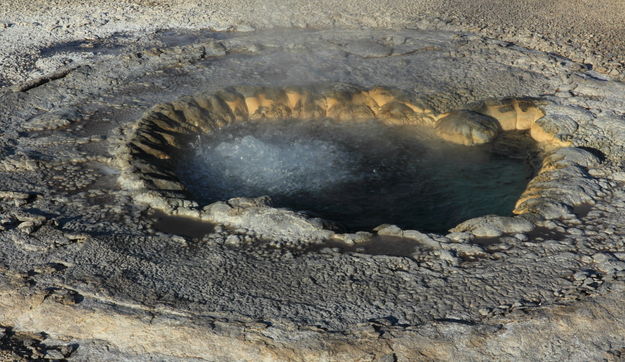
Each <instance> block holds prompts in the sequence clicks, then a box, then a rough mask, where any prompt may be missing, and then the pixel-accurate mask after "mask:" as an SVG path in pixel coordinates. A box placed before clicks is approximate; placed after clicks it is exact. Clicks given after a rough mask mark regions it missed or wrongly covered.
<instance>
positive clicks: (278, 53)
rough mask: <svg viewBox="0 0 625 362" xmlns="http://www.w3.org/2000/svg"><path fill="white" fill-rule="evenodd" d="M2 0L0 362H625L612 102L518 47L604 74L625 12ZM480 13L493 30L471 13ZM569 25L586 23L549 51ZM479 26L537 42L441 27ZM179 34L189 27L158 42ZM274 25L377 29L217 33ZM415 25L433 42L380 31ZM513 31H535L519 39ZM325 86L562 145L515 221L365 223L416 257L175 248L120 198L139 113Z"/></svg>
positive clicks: (226, 234) (613, 6) (245, 238)
mask: <svg viewBox="0 0 625 362" xmlns="http://www.w3.org/2000/svg"><path fill="white" fill-rule="evenodd" d="M6 4H7V5H6V6H3V7H2V8H1V9H0V18H4V19H6V20H2V22H0V39H2V40H3V44H6V46H5V47H3V49H2V51H1V54H2V57H3V60H4V61H2V62H1V64H2V68H1V69H2V70H1V71H0V75H1V77H2V79H3V82H4V84H5V85H11V87H5V88H2V89H0V125H1V130H2V131H1V135H0V156H1V157H0V185H2V186H1V188H2V190H0V191H2V192H0V214H1V217H0V230H2V231H0V245H2V247H1V248H0V271H1V272H2V273H1V274H0V325H1V326H3V328H2V330H3V332H2V333H3V334H1V335H0V339H1V346H2V347H1V348H0V349H2V350H3V351H2V352H0V353H2V354H0V357H2V358H4V357H5V356H6V358H9V359H12V358H20V357H21V358H45V357H46V356H47V357H48V358H61V357H65V358H70V359H72V358H73V359H75V360H93V359H106V360H128V359H131V360H191V359H207V360H224V359H236V360H259V359H266V360H270V359H274V360H275V359H278V360H284V359H296V360H311V359H329V360H346V359H351V360H357V359H361V360H414V359H426V360H427V359H445V360H458V359H465V360H466V359H470V360H473V359H474V360H492V359H497V360H499V359H502V360H523V359H526V360H537V359H542V360H545V359H551V360H563V359H570V360H597V359H607V360H618V359H620V358H622V356H623V354H624V353H625V351H624V350H623V346H625V338H624V337H623V336H624V335H625V333H624V331H623V326H624V325H625V324H624V323H623V322H624V318H625V314H624V313H623V311H622V308H621V304H622V300H623V285H624V282H623V278H625V262H624V261H625V257H624V255H625V245H624V243H623V240H624V239H623V235H625V230H623V228H624V225H625V220H624V219H623V218H624V217H623V210H624V208H625V192H623V189H622V186H623V184H622V183H623V180H625V178H624V177H622V174H623V172H624V170H623V167H624V165H623V163H622V160H623V157H624V156H625V152H624V147H625V127H624V126H623V124H624V123H623V121H624V119H623V115H624V114H625V101H623V99H625V98H624V97H623V95H624V94H625V87H624V86H623V84H622V83H619V82H617V81H614V80H612V79H611V78H610V76H609V75H605V74H599V73H596V72H595V71H593V70H591V69H590V68H589V67H588V66H586V65H583V64H580V63H576V62H574V61H571V60H569V59H566V58H563V57H560V56H558V55H554V54H551V53H543V52H540V51H537V50H536V49H545V48H548V49H550V50H553V49H556V50H561V52H562V53H563V54H567V55H568V54H570V55H571V56H573V57H575V58H577V59H580V60H585V59H582V58H583V56H584V55H585V54H586V52H587V51H588V52H590V51H593V50H596V51H597V52H596V54H595V55H593V57H594V58H589V60H590V61H586V62H587V63H593V64H595V65H596V66H597V67H602V68H605V70H606V71H611V70H613V69H617V70H618V69H620V68H619V67H620V65H618V64H617V63H618V62H619V61H621V60H620V58H619V55H618V54H623V52H619V49H620V47H621V43H619V42H618V41H617V40H616V39H617V38H616V36H617V35H618V34H620V33H619V32H620V30H619V29H615V28H611V27H609V26H608V25H609V24H611V23H612V22H613V21H614V20H617V19H619V16H620V15H619V14H623V13H624V12H622V11H621V12H618V11H616V10H618V9H619V6H621V5H619V3H616V2H609V3H606V4H603V5H595V6H596V7H604V8H607V9H608V11H606V14H608V15H602V16H601V17H600V20H601V21H599V22H596V23H592V24H587V20H585V19H583V18H581V17H578V16H574V13H576V12H579V11H580V10H586V11H590V12H591V13H592V12H596V11H598V10H595V8H594V7H593V6H591V5H588V4H586V2H582V1H575V2H569V3H565V2H552V3H549V4H548V6H549V7H551V8H553V9H555V10H562V9H564V10H562V11H563V14H564V16H563V17H562V18H561V19H562V20H560V19H557V20H553V21H544V20H545V15H544V10H540V11H539V10H537V8H536V6H537V5H534V3H533V2H515V4H513V5H508V6H511V7H512V9H514V10H515V11H516V12H505V11H503V10H502V9H506V8H505V7H504V5H501V4H495V5H492V4H491V5H492V6H488V7H485V6H484V3H483V2H477V3H468V2H462V3H460V2H442V1H441V2H415V3H413V4H412V5H409V4H403V5H397V4H395V5H388V4H386V5H385V4H380V3H377V2H376V3H373V2H365V3H364V4H363V3H359V4H356V3H354V2H343V3H341V4H340V6H338V7H337V6H336V4H332V5H331V6H330V5H328V6H324V5H323V3H322V4H312V3H310V4H299V5H295V6H293V7H291V8H285V7H282V8H281V7H280V4H279V3H278V4H277V5H274V6H275V7H277V8H279V9H280V11H276V10H275V9H276V8H271V7H263V6H261V5H262V4H251V5H249V4H247V3H246V4H241V3H239V2H228V3H219V4H218V3H210V4H209V3H201V5H203V7H200V6H198V5H197V4H200V3H192V2H189V3H188V6H187V7H185V6H181V5H178V6H174V5H170V4H169V3H160V2H153V3H150V4H148V3H143V2H138V3H133V2H128V3H123V4H117V3H115V4H109V3H98V5H93V4H87V5H81V6H78V7H76V8H74V9H72V12H71V14H70V15H65V17H55V16H54V15H56V14H61V13H62V14H68V12H67V7H66V5H61V4H57V3H54V2H46V3H45V4H42V3H41V2H37V1H35V2H29V3H23V2H7V3H6ZM398 4H401V3H398ZM449 4H454V5H456V7H454V8H453V9H452V10H449V11H448V10H446V11H444V12H442V13H437V14H439V15H441V16H443V18H444V17H447V19H449V20H442V21H441V22H434V21H432V20H428V19H423V20H420V21H419V22H417V21H416V20H415V18H416V17H417V16H416V14H419V13H420V10H422V9H429V10H430V11H432V13H430V14H434V13H435V12H436V10H437V9H439V8H441V7H442V6H444V5H445V6H448V5H449ZM243 5H245V6H243ZM380 6H385V8H384V9H382V10H381V9H380ZM541 6H542V5H541ZM210 9H212V12H211V11H210ZM374 10H376V11H374ZM601 11H603V9H602V10H601ZM165 12H166V13H167V16H163V14H164V13H165ZM493 12H494V13H497V14H505V16H502V17H497V18H496V19H493V18H492V17H489V19H491V20H482V19H486V17H485V16H484V15H486V14H492V13H493ZM456 13H457V14H460V15H461V16H458V17H456V18H455V17H454V14H456ZM519 13H521V14H523V16H515V15H514V14H517V15H518V14H519ZM285 14H297V15H294V16H290V17H289V16H286V15H285ZM328 14H329V15H330V16H325V15H328ZM371 14H375V15H374V16H372V15H371ZM541 14H542V15H543V16H542V17H541V16H539V15H541ZM265 15H266V16H265ZM135 17H136V18H135ZM506 17H512V18H513V20H511V21H509V22H508V23H506V21H507V20H506V19H507V18H506ZM595 18H596V17H595ZM571 19H575V20H571ZM484 22H486V23H484ZM571 23H573V24H579V25H580V27H581V28H582V29H583V31H578V32H576V33H575V34H574V36H572V43H569V44H565V43H559V44H557V46H556V47H551V45H552V44H551V42H552V41H555V40H558V39H559V38H560V37H561V36H566V35H558V34H559V33H558V32H559V31H560V30H562V29H565V28H566V29H570V28H571V27H570V24H571ZM471 24H473V25H471ZM480 24H485V25H488V26H487V27H486V28H485V29H483V30H482V31H483V33H482V34H497V35H498V36H499V37H500V39H506V40H518V42H519V44H521V45H528V46H532V47H533V48H534V49H526V48H523V47H521V46H519V45H517V44H511V43H508V42H506V41H502V40H497V39H489V38H485V37H482V36H478V35H474V34H471V33H466V32H450V31H441V29H443V30H445V29H446V30H453V29H454V28H455V27H461V28H463V29H469V30H477V28H474V27H473V26H478V27H480ZM181 25H184V26H185V27H187V28H188V29H186V30H183V29H175V30H171V29H170V30H166V31H163V30H160V31H159V29H169V28H172V27H180V26H181ZM281 25H286V26H302V27H304V26H309V27H313V28H317V27H323V26H336V25H343V26H350V25H351V26H354V25H359V26H362V25H368V26H379V27H394V28H395V29H393V30H383V29H378V30H371V29H367V28H360V29H344V28H342V29H341V31H336V30H313V29H309V30H292V29H290V30H279V29H277V30H271V31H269V30H267V31H261V32H248V33H242V32H214V30H225V29H227V28H229V27H231V26H232V27H233V28H232V30H239V31H241V30H252V28H267V27H275V26H281ZM411 25H412V26H415V25H417V27H419V28H427V29H430V30H400V29H398V28H401V27H408V26H411ZM503 25H507V26H509V28H508V29H506V30H501V29H500V27H502V26H503ZM200 28H204V29H203V30H202V29H200ZM207 28H209V30H206V29H207ZM573 28H576V27H573ZM43 29H45V31H37V30H43ZM456 29H458V28H456ZM518 29H521V30H524V31H526V32H530V31H534V32H535V31H536V30H539V29H545V32H544V33H545V35H544V36H543V35H538V34H535V33H534V34H533V35H532V36H527V37H526V38H524V35H523V34H527V33H524V32H523V31H520V32H518V33H517V32H516V31H517V30H518ZM596 29H599V30H606V31H605V32H597V31H595V30H596ZM588 33H594V34H600V35H597V38H599V39H601V40H602V41H603V40H605V39H608V40H609V39H612V41H611V42H609V41H608V43H607V44H610V46H606V47H604V48H605V49H598V48H597V47H596V45H593V43H591V42H590V41H589V40H587V39H588V38H587V37H585V36H586V35H588ZM563 34H567V33H566V32H565V33H563ZM5 40H6V41H5ZM593 42H594V40H593ZM561 44H565V45H561ZM580 44H581V45H580ZM600 56H601V57H603V58H601V59H599V57H600ZM614 59H615V60H614ZM615 62H616V63H615ZM619 76H620V74H615V77H619ZM319 82H344V83H352V84H358V85H360V86H363V87H374V86H391V87H395V88H398V89H401V90H402V91H404V92H406V93H408V94H410V95H412V96H414V97H415V98H418V99H419V100H420V101H422V102H423V103H424V104H426V105H427V106H428V107H430V108H432V109H435V110H436V111H437V112H439V113H443V112H449V111H454V110H457V109H464V107H465V105H468V104H473V103H475V102H481V101H483V100H486V99H500V98H503V97H535V98H539V99H543V100H545V101H546V102H547V104H548V105H546V106H545V112H546V117H545V118H544V125H543V126H541V129H542V130H543V131H545V132H546V134H549V135H556V138H558V137H560V138H561V140H560V141H562V142H568V143H570V145H571V148H569V149H560V150H559V151H556V152H554V153H552V154H551V156H549V157H547V158H546V159H545V161H544V163H545V165H544V166H545V167H544V168H548V169H546V171H545V172H544V173H542V174H541V175H538V176H537V177H536V178H535V179H534V180H533V181H532V182H531V183H530V187H529V188H528V190H529V191H531V190H532V188H534V189H535V190H538V191H537V192H536V193H531V192H528V193H526V195H525V196H527V198H526V200H525V204H526V206H523V207H524V208H525V209H523V210H524V211H527V212H526V214H524V215H523V220H520V219H519V217H515V218H512V219H502V218H481V219H478V220H473V221H471V222H469V224H471V227H466V228H462V232H460V231H457V232H455V233H452V234H448V235H446V236H443V235H435V234H423V233H419V232H415V231H408V230H396V229H394V228H392V227H387V228H386V229H381V230H378V234H379V235H378V237H380V238H381V237H400V238H405V239H407V240H409V242H412V243H413V244H414V247H413V249H412V252H411V253H410V254H409V255H405V256H392V255H372V254H368V253H365V252H349V251H343V252H342V251H341V250H340V249H337V248H336V246H335V245H334V244H332V243H328V245H327V246H326V247H325V248H324V247H322V248H319V249H318V250H306V251H302V250H296V249H291V248H284V247H276V245H272V240H268V241H267V240H258V238H257V237H256V236H255V235H254V233H253V230H230V229H227V228H223V227H222V226H220V225H217V226H215V227H214V229H213V230H211V231H210V232H208V233H206V234H205V235H203V236H200V237H189V236H180V235H171V233H167V232H162V231H159V230H158V228H159V225H158V224H159V221H158V216H157V215H154V214H153V211H152V210H151V209H150V208H148V207H146V206H145V205H142V204H141V203H137V202H135V201H136V199H135V198H133V194H132V192H131V191H128V189H127V188H123V187H120V185H119V183H118V175H119V169H118V168H117V165H118V163H117V159H118V157H120V155H119V154H117V153H116V152H117V151H118V150H119V145H120V143H122V142H123V141H124V140H125V139H126V136H127V135H128V134H129V133H130V131H131V129H132V128H133V127H135V126H136V120H138V119H139V118H140V117H141V116H142V114H143V113H144V112H146V111H147V110H148V109H150V108H151V107H152V106H153V105H154V104H157V103H164V102H171V101H173V100H175V99H178V98H179V97H181V96H185V95H191V94H196V93H198V92H199V91H202V92H212V91H216V90H219V89H223V88H224V87H228V86H233V85H241V84H251V85H258V84H259V83H260V84H271V85H278V86H291V85H294V84H296V85H305V84H313V83H319ZM558 135H560V136H558ZM557 180H560V181H557ZM563 180H564V181H565V182H564V184H565V185H566V186H567V187H564V188H563V187H561V186H562V185H563V183H562V181H563ZM535 196H536V197H535ZM519 207H520V206H519ZM178 221H179V220H178ZM389 222H392V220H389ZM530 224H531V225H530ZM530 226H531V227H530ZM479 228H482V229H479ZM486 229H487V232H477V233H475V230H486ZM530 229H531V230H530ZM383 230H386V231H383ZM380 231H382V232H381V233H380ZM384 234H386V235H384ZM495 234H498V235H495ZM372 235H374V234H373V233H371V236H372ZM376 235H377V234H376ZM361 236H362V237H364V235H363V234H361ZM367 237H370V236H367ZM345 238H348V237H347V236H346V237H345ZM353 239H354V240H358V238H356V237H354V238H353ZM380 240H382V241H383V240H385V239H380ZM378 242H380V241H379V240H378ZM354 243H355V244H356V242H354Z"/></svg>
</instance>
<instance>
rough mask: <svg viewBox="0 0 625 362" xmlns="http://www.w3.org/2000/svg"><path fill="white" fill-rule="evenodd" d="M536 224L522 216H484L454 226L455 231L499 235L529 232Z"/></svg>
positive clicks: (476, 234)
mask: <svg viewBox="0 0 625 362" xmlns="http://www.w3.org/2000/svg"><path fill="white" fill-rule="evenodd" d="M533 229H534V225H533V224H532V223H531V222H529V221H527V220H525V219H523V218H520V217H505V216H495V215H490V216H483V217H479V218H475V219H470V220H467V221H465V222H463V223H461V224H460V225H458V226H456V227H455V228H453V229H452V230H451V231H453V232H470V233H472V234H473V235H475V236H477V237H497V236H501V235H503V234H504V233H507V234H516V233H527V232H530V231H532V230H533Z"/></svg>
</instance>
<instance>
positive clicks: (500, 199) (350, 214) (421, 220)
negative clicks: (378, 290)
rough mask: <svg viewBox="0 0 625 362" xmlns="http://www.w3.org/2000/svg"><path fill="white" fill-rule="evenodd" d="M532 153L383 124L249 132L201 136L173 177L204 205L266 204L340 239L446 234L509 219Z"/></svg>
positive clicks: (501, 141) (245, 128) (243, 128)
mask: <svg viewBox="0 0 625 362" xmlns="http://www.w3.org/2000/svg"><path fill="white" fill-rule="evenodd" d="M536 153H537V147H536V144H535V142H534V141H533V140H532V139H531V138H530V137H529V136H527V135H526V134H525V133H524V132H519V131H511V132H503V133H501V134H500V135H499V136H498V137H497V138H495V139H494V141H493V142H490V143H488V144H484V145H477V146H463V145H458V144H453V143H450V142H447V141H444V140H442V139H441V138H440V137H436V136H435V135H433V134H432V132H431V131H430V130H428V129H425V128H423V127H419V126H392V127H391V126H387V125H384V124H382V123H380V122H378V121H369V122H347V123H345V122H337V121H332V120H314V121H297V120H289V121H266V122H245V123H236V124H232V125H229V126H226V127H223V128H221V129H219V130H218V131H216V132H214V133H210V134H206V135H201V136H198V137H197V138H196V139H194V140H193V141H192V142H190V143H189V144H188V146H187V148H183V149H182V150H181V151H180V152H179V154H178V155H177V156H176V158H177V162H176V164H177V166H176V170H175V171H176V174H177V176H178V178H179V179H180V181H181V182H182V184H184V186H185V188H186V189H187V192H188V193H190V196H191V197H192V198H193V199H195V200H197V201H199V202H200V203H203V204H205V205H206V204H210V203H212V202H215V201H218V200H226V199H229V198H233V197H258V196H264V195H267V196H269V197H270V198H271V200H272V205H273V206H274V207H283V208H289V209H292V210H297V211H300V212H302V213H305V214H307V215H310V216H313V217H320V218H322V219H325V220H328V221H330V222H332V223H334V224H335V225H336V227H337V228H338V230H342V231H347V232H353V231H358V230H370V229H372V228H375V227H376V226H378V225H381V224H395V225H398V226H399V227H401V228H403V229H416V230H421V231H426V232H438V233H442V232H446V231H447V230H448V229H450V228H452V227H454V226H455V225H457V224H458V223H460V222H462V221H464V220H467V219H470V218H474V217H478V216H483V215H487V214H497V215H502V216H506V215H512V210H513V208H514V206H515V202H516V201H517V200H518V198H519V196H520V195H521V193H522V192H523V190H524V189H525V187H526V185H527V183H528V181H529V180H530V179H531V177H532V176H533V172H534V170H535V165H533V164H532V163H533V162H534V161H535V160H536V159H537V158H536Z"/></svg>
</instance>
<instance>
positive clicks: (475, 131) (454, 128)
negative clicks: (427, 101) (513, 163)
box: [436, 111, 501, 146]
mask: <svg viewBox="0 0 625 362" xmlns="http://www.w3.org/2000/svg"><path fill="white" fill-rule="evenodd" d="M436 132H437V133H438V135H439V136H441V137H442V138H444V139H446V140H448V141H450V142H454V143H458V144H461V145H467V146H471V145H479V144H483V143H488V142H490V141H492V140H493V139H494V138H495V137H496V136H497V135H498V134H499V133H500V132H501V127H500V126H499V123H498V122H497V120H496V119H494V118H492V117H489V116H485V115H483V114H480V113H477V112H470V111H455V112H452V113H450V114H448V115H446V116H445V117H443V118H441V119H440V120H439V121H438V123H437V125H436Z"/></svg>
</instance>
